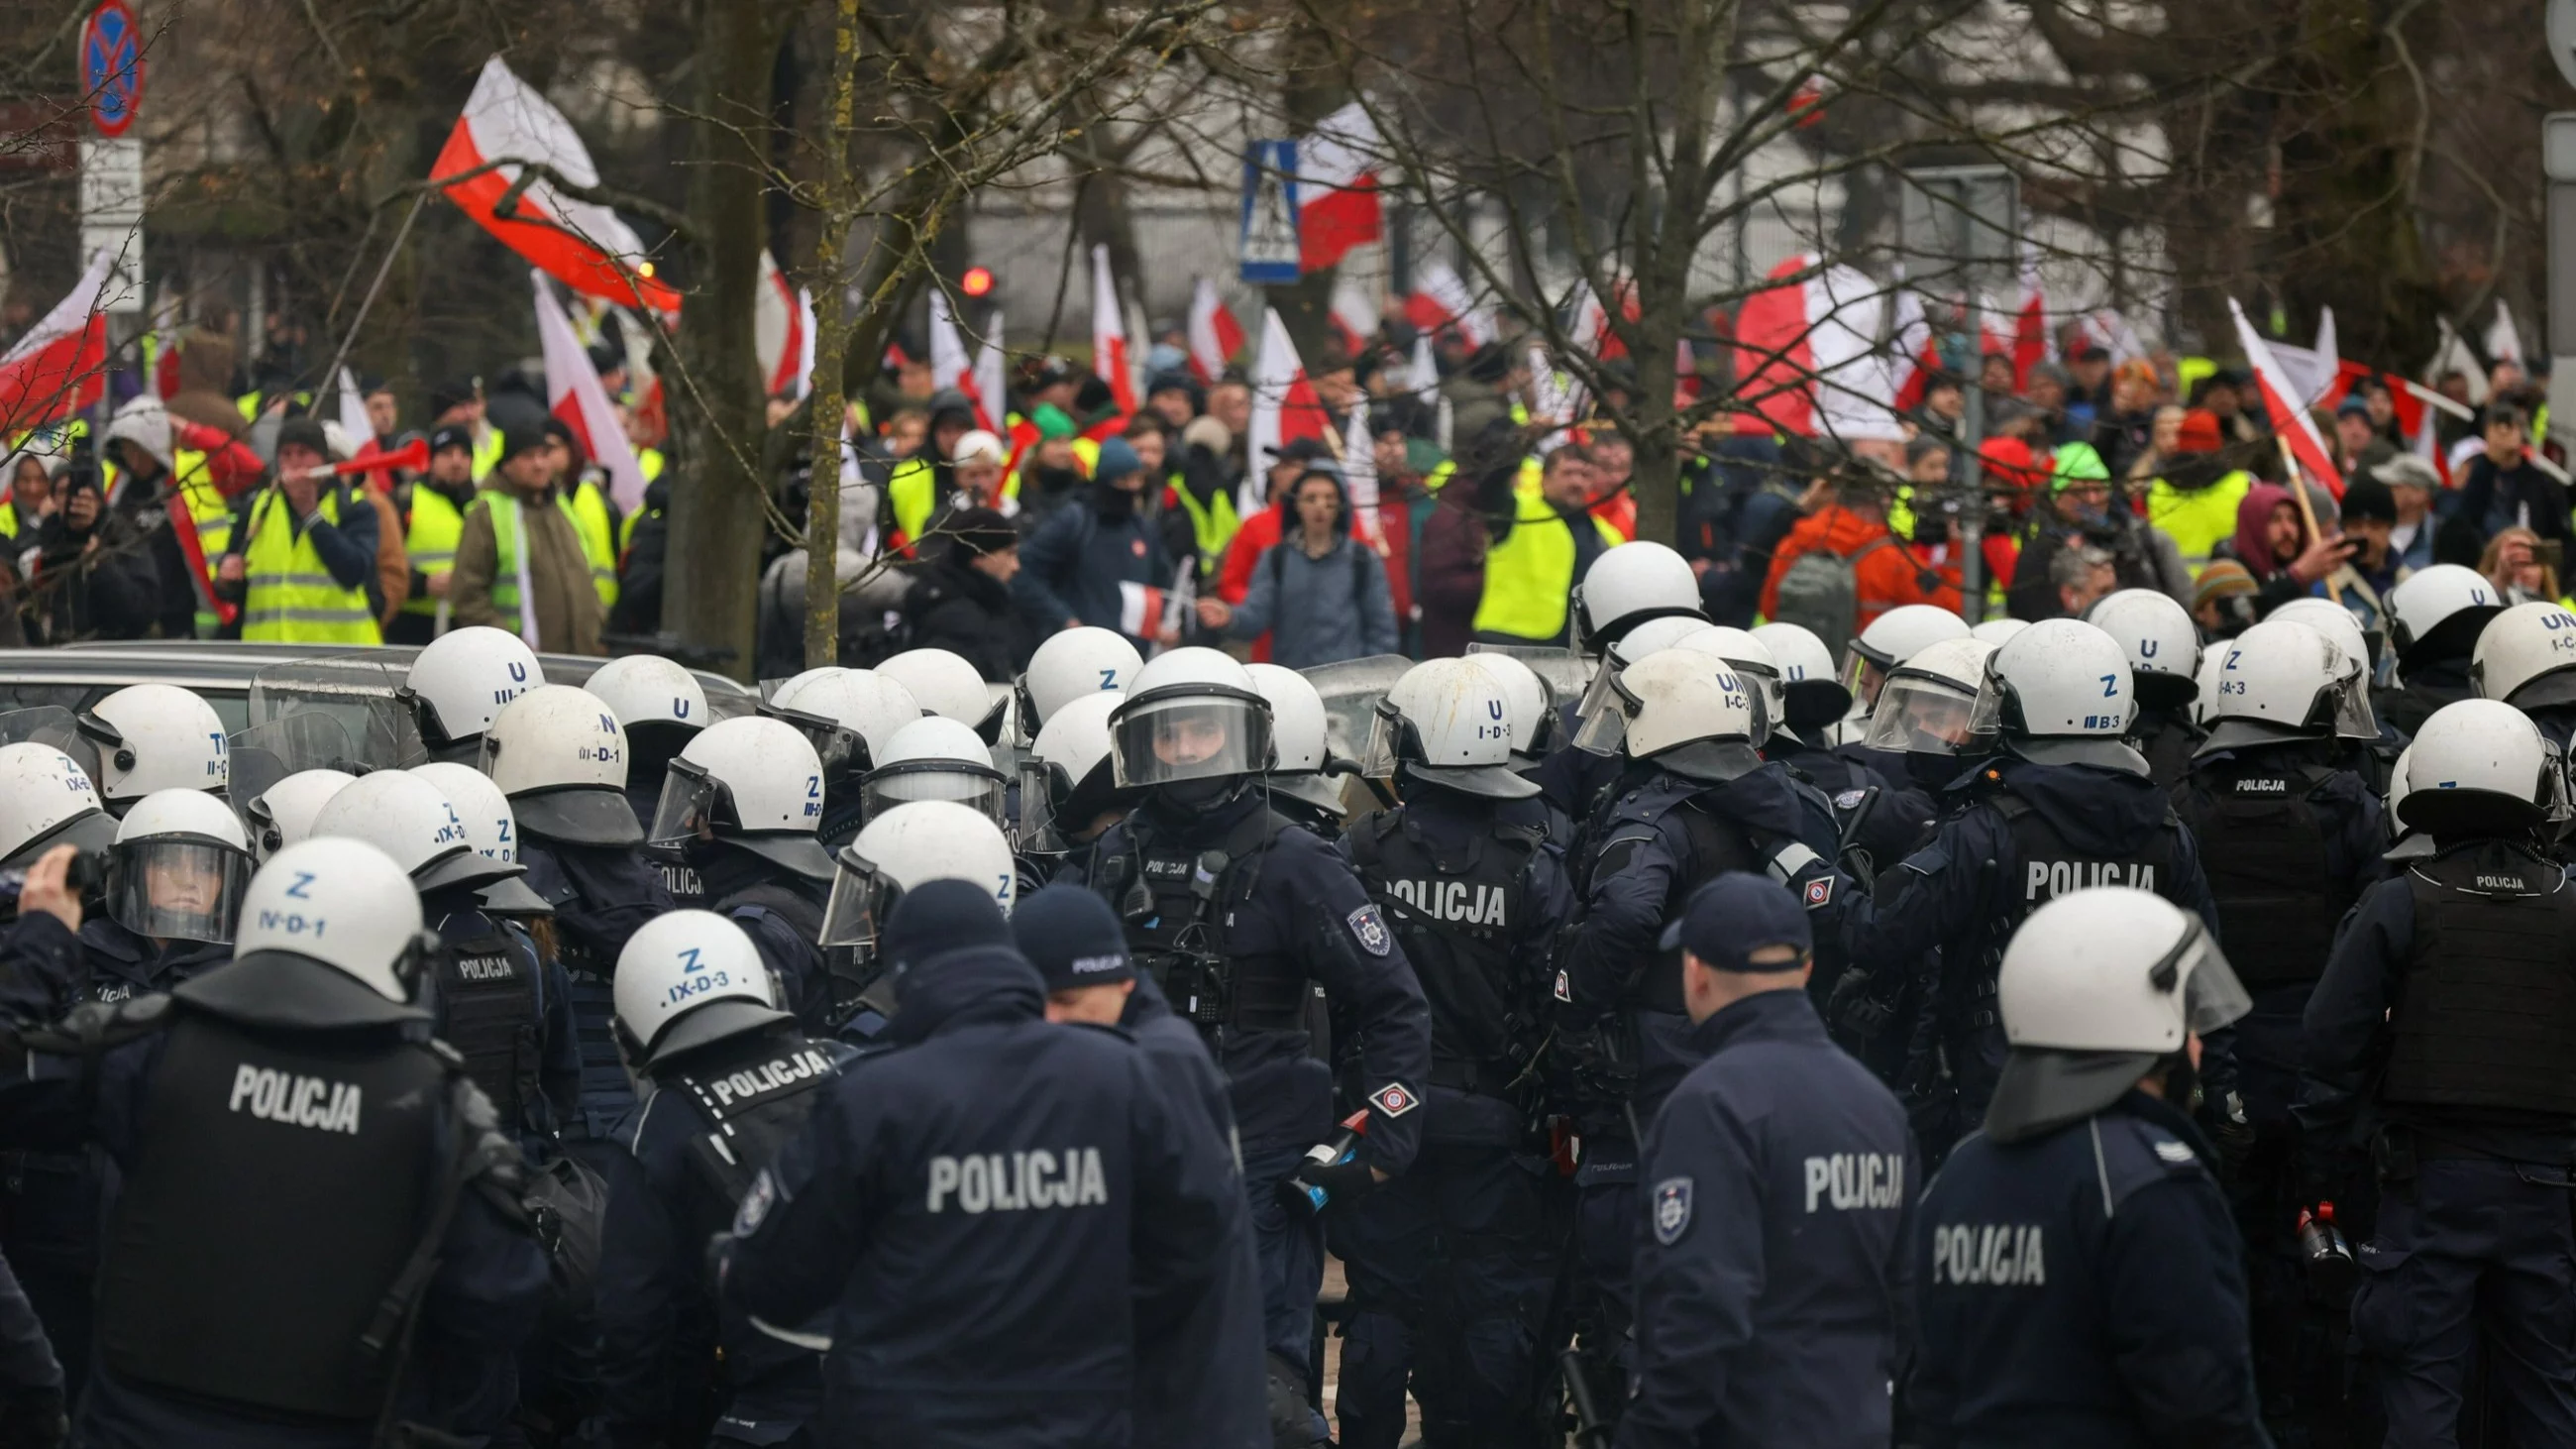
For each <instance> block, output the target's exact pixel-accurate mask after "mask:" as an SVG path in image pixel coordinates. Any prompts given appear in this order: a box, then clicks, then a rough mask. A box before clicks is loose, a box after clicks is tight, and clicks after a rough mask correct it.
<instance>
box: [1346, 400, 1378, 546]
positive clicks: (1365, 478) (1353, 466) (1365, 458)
mask: <svg viewBox="0 0 2576 1449" xmlns="http://www.w3.org/2000/svg"><path fill="white" fill-rule="evenodd" d="M1342 491H1343V493H1344V494H1345V495H1346V496H1348V497H1349V499H1350V503H1351V520H1352V522H1353V523H1354V524H1355V525H1357V527H1358V531H1359V536H1360V541H1361V542H1362V543H1365V544H1367V545H1368V546H1369V547H1371V548H1373V549H1376V550H1377V556H1378V557H1380V558H1384V557H1386V536H1385V529H1384V527H1383V524H1384V520H1382V519H1380V518H1379V517H1378V513H1377V507H1378V488H1377V439H1376V438H1375V437H1373V436H1371V435H1370V433H1369V423H1368V409H1367V408H1364V407H1360V408H1353V409H1351V420H1350V425H1349V426H1348V427H1347V428H1345V429H1344V430H1343V433H1342Z"/></svg>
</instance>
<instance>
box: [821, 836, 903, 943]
mask: <svg viewBox="0 0 2576 1449" xmlns="http://www.w3.org/2000/svg"><path fill="white" fill-rule="evenodd" d="M902 894H903V888H902V887H900V886H898V885H896V884H895V883H894V882H893V881H891V880H888V879H887V878H886V877H885V876H884V875H883V874H881V873H880V872H879V871H878V870H877V868H876V866H875V864H874V863H872V862H870V861H869V860H867V859H866V858H865V857H863V856H861V855H860V854H859V853H858V851H857V850H855V849H853V848H851V847H849V846H846V845H845V846H843V847H841V855H840V869H839V870H838V871H836V872H835V873H834V874H833V876H832V898H831V899H830V900H829V901H827V902H825V903H824V905H823V929H822V932H821V935H820V937H819V939H818V940H817V941H816V942H815V944H817V945H819V946H822V947H824V948H826V949H829V948H831V947H834V946H856V947H861V948H865V947H870V946H874V945H875V944H876V943H877V931H878V929H879V928H880V927H882V926H883V925H884V924H885V918H886V914H887V913H888V912H890V911H892V910H893V909H894V903H895V899H896V897H898V896H900V895H902Z"/></svg>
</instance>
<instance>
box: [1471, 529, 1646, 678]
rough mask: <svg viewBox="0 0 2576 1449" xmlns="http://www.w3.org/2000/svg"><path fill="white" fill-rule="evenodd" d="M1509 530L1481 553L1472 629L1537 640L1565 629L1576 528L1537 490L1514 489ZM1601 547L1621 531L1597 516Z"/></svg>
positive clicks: (1610, 544) (1611, 542) (1610, 545)
mask: <svg viewBox="0 0 2576 1449" xmlns="http://www.w3.org/2000/svg"><path fill="white" fill-rule="evenodd" d="M1513 510H1514V511H1513V514H1512V531H1511V533H1510V535H1509V536H1507V537H1506V538H1504V540H1503V541H1502V542H1500V543H1498V544H1495V545H1494V546H1493V548H1492V549H1491V550H1489V551H1488V552H1487V553H1486V554H1485V593H1484V597H1483V598H1481V599H1479V600H1478V601H1477V603H1476V619H1475V625H1474V627H1475V630H1476V632H1478V633H1480V634H1509V635H1511V636H1512V637H1513V638H1515V639H1528V640H1531V641H1533V642H1537V643H1544V642H1546V641H1549V640H1552V639H1556V638H1559V637H1561V636H1562V635H1563V634H1564V633H1565V611H1566V608H1567V605H1568V604H1569V603H1570V602H1571V600H1572V596H1573V593H1574V530H1573V529H1572V528H1570V527H1568V526H1567V525H1566V522H1565V520H1564V519H1562V518H1559V517H1558V516H1557V513H1556V510H1555V509H1553V508H1550V507H1548V505H1547V500H1546V499H1545V498H1543V497H1540V496H1539V495H1538V494H1537V493H1535V492H1524V491H1516V492H1515V493H1514V495H1513ZM1592 526H1593V527H1594V528H1596V529H1598V530H1600V533H1601V544H1602V546H1603V547H1604V548H1615V547H1617V546H1618V544H1619V531H1618V530H1617V529H1615V528H1612V527H1611V526H1610V525H1609V524H1607V523H1604V522H1602V521H1601V520H1600V519H1598V518H1595V519H1593V520H1592Z"/></svg>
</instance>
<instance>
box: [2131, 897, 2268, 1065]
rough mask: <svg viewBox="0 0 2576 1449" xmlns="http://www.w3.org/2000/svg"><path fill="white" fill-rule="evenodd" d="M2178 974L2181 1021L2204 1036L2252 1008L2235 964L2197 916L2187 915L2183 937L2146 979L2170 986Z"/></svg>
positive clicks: (2165, 987) (2252, 1003)
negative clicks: (2238, 977) (2187, 919)
mask: <svg viewBox="0 0 2576 1449" xmlns="http://www.w3.org/2000/svg"><path fill="white" fill-rule="evenodd" d="M2177 974H2179V976H2180V978H2181V979H2180V985H2181V987H2182V993H2183V1024H2184V1025H2185V1026H2187V1027H2189V1028H2190V1029H2191V1030H2192V1031H2193V1032H2195V1033H2197V1034H2198V1035H2201V1036H2207V1035H2209V1034H2210V1033H2211V1032H2213V1031H2216V1030H2218V1029H2219V1028H2220V1027H2222V1026H2226V1025H2227V1024H2229V1023H2230V1022H2233V1021H2235V1020H2237V1019H2238V1018H2240V1017H2242V1016H2244V1015H2245V1013H2247V1012H2249V1011H2252V1010H2253V1009H2254V998H2253V997H2252V996H2249V995H2247V994H2246V991H2245V983H2243V982H2242V981H2239V980H2237V979H2236V968H2235V967H2233V966H2230V965H2229V964H2228V963H2227V953H2226V952H2224V951H2221V950H2220V949H2218V942H2217V941H2216V940H2214V939H2212V938H2211V936H2210V934H2209V932H2208V931H2207V930H2206V929H2205V928H2203V927H2202V925H2201V923H2200V918H2199V917H2197V916H2193V917H2191V918H2190V924H2189V926H2188V928H2187V929H2186V930H2184V932H2183V936H2182V939H2181V940H2179V941H2176V942H2175V943H2174V948H2173V950H2171V951H2169V952H2167V953H2166V954H2165V958H2164V959H2163V960H2161V961H2159V962H2157V963H2156V964H2155V966H2154V967H2152V968H2151V969H2150V970H2149V972H2148V975H2147V979H2148V980H2149V981H2150V982H2152V983H2154V984H2155V985H2156V986H2158V987H2160V988H2163V989H2166V990H2171V989H2172V982H2173V978H2174V977H2175V975H2177Z"/></svg>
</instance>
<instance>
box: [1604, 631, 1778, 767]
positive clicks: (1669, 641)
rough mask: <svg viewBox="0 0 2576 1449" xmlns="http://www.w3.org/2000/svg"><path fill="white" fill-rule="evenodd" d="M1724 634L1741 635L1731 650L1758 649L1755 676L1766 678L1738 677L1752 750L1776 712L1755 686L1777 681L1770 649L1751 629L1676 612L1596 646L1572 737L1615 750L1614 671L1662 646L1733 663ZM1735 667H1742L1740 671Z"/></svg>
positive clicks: (1619, 720) (1617, 728)
mask: <svg viewBox="0 0 2576 1449" xmlns="http://www.w3.org/2000/svg"><path fill="white" fill-rule="evenodd" d="M1729 635H1733V636H1734V637H1735V638H1736V639H1738V640H1741V641H1743V642H1742V643H1741V644H1738V645H1737V646H1736V652H1737V653H1753V654H1758V655H1759V657H1760V659H1761V661H1762V663H1761V671H1760V672H1761V676H1768V677H1767V678H1764V677H1757V676H1747V677H1745V678H1743V680H1742V682H1743V684H1744V687H1745V689H1746V690H1747V691H1748V692H1750V693H1751V694H1752V697H1753V730H1752V734H1751V736H1750V737H1749V738H1750V743H1751V744H1752V746H1753V747H1754V748H1755V749H1757V750H1758V749H1760V748H1762V746H1763V743H1764V742H1765V741H1766V740H1768V739H1769V738H1770V733H1771V724H1772V721H1773V720H1774V719H1775V718H1776V715H1775V714H1774V704H1773V696H1772V695H1771V694H1768V693H1765V692H1764V691H1763V690H1762V689H1761V687H1760V686H1761V685H1762V684H1764V683H1769V684H1773V685H1776V684H1777V683H1778V678H1777V675H1778V671H1777V670H1776V669H1774V668H1773V667H1772V666H1771V664H1770V662H1769V661H1770V657H1771V656H1770V652H1769V651H1768V650H1765V649H1763V648H1762V646H1761V645H1760V644H1759V643H1756V642H1755V641H1754V640H1753V637H1752V636H1751V635H1749V634H1746V633H1744V632H1743V631H1742V630H1738V629H1730V630H1723V631H1721V630H1720V629H1719V628H1718V626H1716V625H1715V624H1711V623H1709V622H1707V621H1706V620H1704V619H1696V618H1692V619H1684V618H1678V617H1670V618H1662V619H1650V620H1648V621H1646V622H1645V623H1643V624H1640V625H1638V626H1637V627H1636V628H1634V629H1631V630H1629V631H1628V633H1627V635H1626V636H1625V637H1624V638H1621V639H1619V640H1616V641H1615V642H1613V643H1612V644H1611V645H1610V646H1609V647H1608V648H1606V649H1604V650H1603V651H1602V652H1601V667H1600V668H1599V669H1598V670H1596V671H1595V672H1594V673H1593V675H1592V684H1591V687H1589V688H1587V689H1586V690H1584V692H1583V700H1582V702H1581V703H1580V704H1577V705H1576V706H1575V707H1574V738H1575V743H1576V744H1577V745H1578V746H1580V747H1581V748H1583V749H1586V750H1589V751H1591V752H1592V753H1594V754H1596V755H1608V754H1614V753H1616V752H1617V751H1618V748H1619V733H1620V730H1621V729H1622V728H1623V727H1624V726H1623V724H1622V721H1623V720H1624V719H1625V715H1623V714H1622V713H1621V712H1620V710H1619V708H1618V706H1617V703H1616V701H1615V700H1614V699H1613V698H1612V696H1613V693H1614V692H1615V684H1616V681H1617V679H1618V675H1619V671H1621V670H1623V669H1625V668H1627V667H1628V665H1629V664H1630V663H1631V662H1633V661H1635V660H1639V659H1643V658H1645V657H1646V656H1647V655H1649V654H1659V653H1661V652H1663V651H1664V650H1666V649H1686V650H1689V651H1690V652H1692V653H1694V654H1705V655H1707V656H1708V657H1710V658H1711V659H1716V660H1719V661H1720V662H1722V663H1724V664H1726V665H1728V666H1729V667H1730V668H1733V666H1734V663H1735V661H1734V660H1732V659H1730V658H1728V657H1727V652H1726V651H1727V648H1728V637H1727V636H1729ZM1737 672H1739V673H1742V671H1737Z"/></svg>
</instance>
